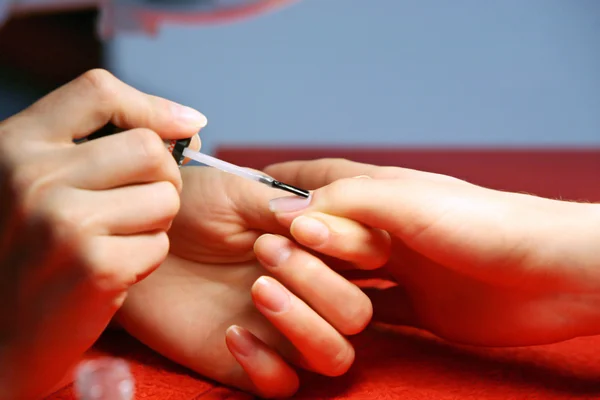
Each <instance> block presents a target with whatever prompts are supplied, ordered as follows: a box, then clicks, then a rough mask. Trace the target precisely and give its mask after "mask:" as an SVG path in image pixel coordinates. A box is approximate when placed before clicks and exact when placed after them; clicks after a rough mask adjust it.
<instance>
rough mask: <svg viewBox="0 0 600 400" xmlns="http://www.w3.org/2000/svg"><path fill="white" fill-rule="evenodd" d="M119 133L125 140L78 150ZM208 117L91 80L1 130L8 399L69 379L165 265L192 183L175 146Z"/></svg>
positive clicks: (1, 362)
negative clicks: (168, 142)
mask: <svg viewBox="0 0 600 400" xmlns="http://www.w3.org/2000/svg"><path fill="white" fill-rule="evenodd" d="M109 122H110V123H112V124H114V125H116V126H118V127H120V128H123V129H125V132H123V133H120V134H117V135H113V136H110V137H104V138H101V139H98V140H94V141H89V142H86V143H83V144H79V145H75V144H74V140H75V139H81V138H84V137H86V136H87V135H89V134H91V133H92V132H94V131H96V130H98V129H100V128H102V127H103V126H104V125H106V124H107V123H109ZM205 124H206V118H205V117H204V116H203V115H202V114H200V113H198V112H197V111H194V110H191V109H189V108H186V107H183V106H180V105H177V104H175V103H172V102H170V101H167V100H164V99H161V98H158V97H154V96H150V95H147V94H144V93H141V92H139V91H137V90H135V89H133V88H131V87H129V86H127V85H126V84H124V83H122V82H120V81H119V80H117V79H116V78H115V77H113V76H112V75H110V74H109V73H108V72H106V71H102V70H95V71H90V72H88V73H86V74H84V75H83V76H81V77H80V78H78V79H76V80H75V81H73V82H71V83H69V84H67V85H65V86H63V87H61V88H59V89H58V90H56V91H55V92H53V93H51V94H49V95H48V96H46V97H44V98H43V99H41V100H40V101H38V102H37V103H35V104H34V105H32V106H31V107H30V108H28V109H26V110H25V111H23V112H21V113H19V114H17V115H15V116H13V117H11V118H9V119H7V120H5V121H3V122H2V123H0V190H1V194H0V202H1V207H0V232H1V235H0V397H1V398H11V399H17V398H18V399H35V398H40V397H42V396H44V395H45V394H47V393H48V392H49V391H51V390H52V389H53V387H54V386H55V385H57V384H59V383H60V381H61V379H62V378H63V377H65V376H68V372H69V371H70V369H71V367H72V366H73V364H74V363H76V362H77V361H78V360H79V357H80V356H81V354H82V353H83V352H84V351H86V350H87V349H88V348H89V347H90V346H91V345H92V344H93V343H94V341H95V340H96V339H97V338H98V336H99V335H100V334H101V332H102V331H103V330H104V328H105V327H106V326H107V324H108V323H109V321H110V320H111V318H112V317H113V314H114V313H115V312H116V311H117V309H118V308H119V307H120V306H121V304H122V303H123V300H124V299H125V297H126V294H127V290H128V289H129V288H130V287H131V285H133V284H135V283H136V282H138V281H139V280H141V279H142V278H144V277H145V276H147V275H148V274H149V273H150V272H152V271H153V270H154V269H155V268H156V267H157V266H159V265H160V264H161V262H162V261H163V260H164V259H165V257H166V255H167V253H168V250H169V239H168V237H167V233H166V231H167V230H168V228H169V226H170V224H171V222H172V219H173V218H174V216H175V215H176V213H177V212H178V210H179V192H180V190H181V188H182V182H181V176H180V173H179V170H178V168H177V165H176V163H175V162H174V160H173V158H172V156H171V155H170V154H169V153H168V151H167V149H166V147H165V145H164V143H163V140H164V139H178V138H189V137H192V136H193V135H194V134H196V133H197V132H198V131H199V129H201V128H202V127H203V126H204V125H205Z"/></svg>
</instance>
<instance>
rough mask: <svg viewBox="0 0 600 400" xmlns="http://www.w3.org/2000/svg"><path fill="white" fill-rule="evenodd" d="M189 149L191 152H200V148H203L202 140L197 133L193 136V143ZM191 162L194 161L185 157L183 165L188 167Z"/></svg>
mask: <svg viewBox="0 0 600 400" xmlns="http://www.w3.org/2000/svg"><path fill="white" fill-rule="evenodd" d="M188 147H189V149H190V150H194V151H200V148H201V147H202V140H201V139H200V135H199V134H197V133H196V134H195V135H194V136H192V141H191V142H190V145H189V146H188ZM171 151H172V150H171ZM190 161H192V160H191V159H189V158H187V157H185V158H184V160H183V165H186V164H187V163H189V162H190Z"/></svg>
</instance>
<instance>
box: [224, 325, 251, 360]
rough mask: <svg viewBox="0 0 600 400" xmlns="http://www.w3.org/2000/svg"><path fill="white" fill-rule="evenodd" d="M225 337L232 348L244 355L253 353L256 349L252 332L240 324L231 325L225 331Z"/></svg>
mask: <svg viewBox="0 0 600 400" xmlns="http://www.w3.org/2000/svg"><path fill="white" fill-rule="evenodd" d="M225 337H226V338H227V339H228V342H229V346H230V347H232V348H231V349H230V350H232V351H234V352H235V353H237V354H239V355H241V356H243V357H248V356H250V355H252V353H253V352H254V350H255V349H256V346H254V340H253V338H252V336H251V335H250V333H249V332H248V331H246V330H245V329H242V328H240V327H239V326H236V325H232V326H230V327H229V328H228V329H227V331H226V332H225Z"/></svg>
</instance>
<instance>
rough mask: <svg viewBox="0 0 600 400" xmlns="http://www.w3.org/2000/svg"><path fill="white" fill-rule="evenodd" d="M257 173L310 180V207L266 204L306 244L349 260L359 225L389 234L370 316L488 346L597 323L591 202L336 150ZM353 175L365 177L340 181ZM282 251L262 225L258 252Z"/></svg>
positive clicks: (579, 331)
mask: <svg viewBox="0 0 600 400" xmlns="http://www.w3.org/2000/svg"><path fill="white" fill-rule="evenodd" d="M266 172H267V173H269V174H270V175H272V176H273V177H275V178H276V179H280V180H283V181H285V182H289V183H290V184H293V185H294V184H295V185H298V186H301V187H305V188H307V189H317V190H316V191H315V192H314V194H313V199H312V202H311V204H310V205H309V206H308V207H306V206H307V203H306V202H303V201H298V200H297V199H293V198H283V199H277V200H275V201H273V202H272V204H271V206H272V208H273V209H274V211H275V212H276V215H277V217H278V219H279V221H280V222H281V223H282V226H286V227H287V228H289V229H290V232H291V233H292V235H293V237H294V238H295V240H296V241H297V242H298V243H300V244H302V245H304V246H306V247H308V248H310V249H312V250H313V251H317V252H320V253H322V254H326V255H329V256H334V257H337V258H340V259H343V260H349V261H352V260H351V259H352V258H353V257H355V255H356V254H357V252H360V251H361V248H362V246H365V242H364V239H363V236H362V235H364V232H365V231H366V229H367V228H366V227H370V228H373V227H374V228H380V229H384V230H386V231H388V232H389V233H390V234H391V235H392V254H391V257H390V259H389V262H388V263H387V264H386V266H385V268H384V269H383V270H384V271H385V272H388V273H389V274H390V275H391V277H392V278H393V280H394V281H395V282H396V283H397V286H395V287H393V288H391V289H386V290H374V291H371V290H368V291H367V292H368V293H369V295H370V297H371V300H372V302H373V307H374V319H375V320H379V321H383V322H388V323H392V324H399V325H410V326H414V327H418V328H423V329H425V330H428V331H430V332H432V333H434V334H437V335H438V336H440V337H443V338H446V339H449V340H452V341H456V342H461V343H466V344H474V345H491V346H513V345H536V344H545V343H551V342H556V341H561V340H566V339H569V338H573V337H576V336H584V335H592V334H598V333H600V253H599V252H598V249H599V248H600V205H598V204H578V203H571V202H564V201H555V200H549V199H544V198H539V197H534V196H529V195H524V194H516V193H506V192H500V191H495V190H490V189H486V188H483V187H479V186H475V185H472V184H469V183H467V182H464V181H461V180H458V179H454V178H451V177H447V176H441V175H436V174H431V173H424V172H419V171H414V170H407V169H402V168H391V167H376V166H372V165H365V164H358V163H353V162H349V161H345V160H318V161H310V162H291V163H284V164H278V165H274V166H271V167H270V168H267V169H266ZM361 175H367V176H368V177H366V176H365V177H364V178H365V179H345V178H350V177H354V176H361ZM369 177H370V178H371V179H369ZM355 221H358V222H355ZM289 249H294V250H293V251H294V252H295V253H300V252H302V250H300V248H298V247H297V246H295V245H293V244H292V243H291V242H290V241H289V240H287V239H284V238H277V237H273V236H271V235H267V236H265V237H262V238H260V239H259V240H258V242H257V244H256V253H257V255H258V256H259V258H260V259H267V258H269V257H274V256H275V255H276V254H278V251H279V252H281V251H289ZM303 257H304V259H305V260H306V259H309V258H310V257H311V256H310V255H309V254H308V253H304V255H303ZM304 262H306V261H304ZM315 262H317V261H315ZM370 267H372V265H371V266H369V265H368V264H365V263H363V264H362V265H361V266H359V268H363V269H364V268H370ZM364 272H365V273H366V275H368V273H369V272H375V271H364ZM378 272H382V270H379V271H378Z"/></svg>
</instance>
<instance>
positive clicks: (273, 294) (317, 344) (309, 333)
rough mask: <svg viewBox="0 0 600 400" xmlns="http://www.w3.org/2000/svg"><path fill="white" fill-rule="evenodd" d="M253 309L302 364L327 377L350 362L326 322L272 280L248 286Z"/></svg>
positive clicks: (350, 350) (344, 346)
mask: <svg viewBox="0 0 600 400" xmlns="http://www.w3.org/2000/svg"><path fill="white" fill-rule="evenodd" d="M252 298H253V300H254V304H255V305H256V307H257V309H258V310H259V311H260V312H261V313H262V314H263V315H264V316H265V317H266V318H267V319H268V320H269V321H270V322H271V323H272V324H273V325H274V326H275V327H276V328H277V329H278V330H279V331H280V332H281V333H282V334H283V335H284V336H285V337H287V339H288V340H289V341H290V342H291V343H292V344H293V345H294V347H295V348H296V349H297V350H298V352H299V353H300V354H301V355H302V358H303V360H304V362H303V364H305V365H307V367H308V368H310V369H311V370H313V371H315V372H318V373H320V374H322V375H327V376H339V375H342V374H344V373H345V372H346V371H347V370H348V368H350V366H351V365H352V363H353V361H354V349H353V348H352V346H351V345H350V343H349V342H348V341H347V340H346V339H345V338H344V337H343V336H342V335H340V333H338V332H337V331H336V330H335V329H334V328H333V327H332V326H331V325H330V324H329V323H328V322H327V321H325V320H324V319H323V318H321V317H320V316H319V315H318V314H317V313H315V312H314V311H313V310H311V309H310V307H308V305H306V303H304V302H303V301H302V300H300V299H299V298H298V297H296V296H295V295H293V294H292V293H290V291H289V290H287V289H286V288H285V287H283V286H282V285H281V284H280V283H279V282H277V281H276V280H274V279H272V278H267V277H261V278H259V279H258V280H257V281H256V282H255V284H254V285H253V286H252Z"/></svg>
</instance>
